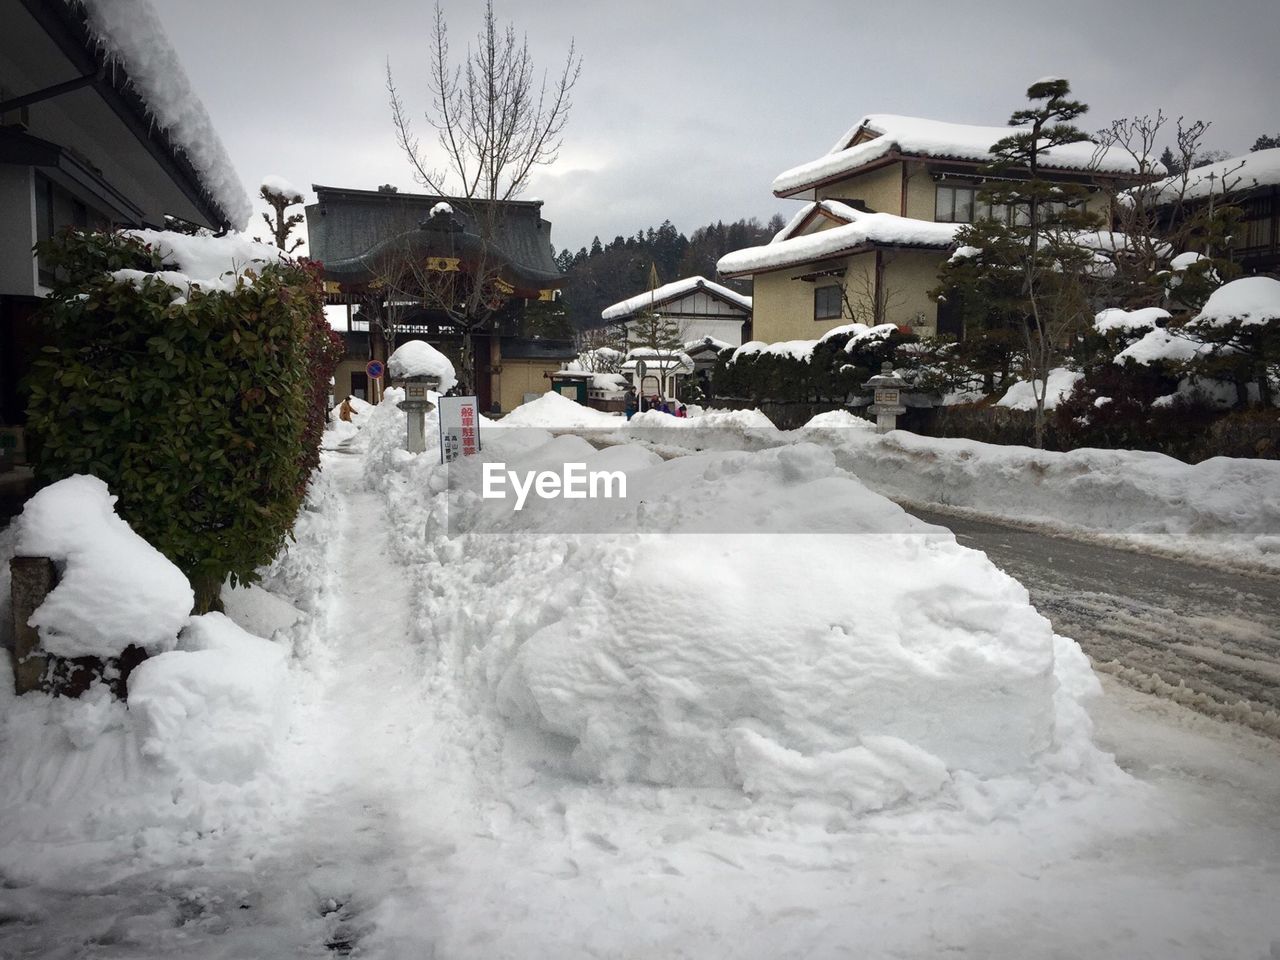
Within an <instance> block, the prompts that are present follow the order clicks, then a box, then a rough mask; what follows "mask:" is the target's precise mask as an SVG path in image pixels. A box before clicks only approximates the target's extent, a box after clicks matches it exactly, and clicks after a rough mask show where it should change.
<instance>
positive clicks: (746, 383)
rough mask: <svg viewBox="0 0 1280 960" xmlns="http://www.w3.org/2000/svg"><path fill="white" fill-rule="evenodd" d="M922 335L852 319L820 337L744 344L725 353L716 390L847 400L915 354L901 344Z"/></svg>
mask: <svg viewBox="0 0 1280 960" xmlns="http://www.w3.org/2000/svg"><path fill="white" fill-rule="evenodd" d="M917 340H918V338H917V337H916V336H915V335H914V334H909V333H908V334H904V333H902V332H901V331H900V330H898V329H897V328H896V327H894V326H893V325H891V324H881V325H880V326H877V327H868V326H866V325H865V324H861V323H851V324H847V325H845V326H842V327H837V328H836V329H834V330H831V331H829V332H827V333H826V334H825V335H823V336H822V337H821V338H819V339H817V340H793V341H790V342H786V343H774V344H764V343H759V342H753V343H748V344H743V346H741V347H739V348H738V349H737V350H735V351H733V352H732V353H728V352H726V353H725V354H721V358H720V360H719V362H718V363H717V365H716V369H715V374H714V378H713V383H712V391H713V393H714V395H715V396H717V397H730V398H734V399H738V400H749V401H751V402H753V403H763V402H769V401H772V402H774V403H814V402H822V401H833V402H837V403H843V402H845V401H846V400H847V399H849V398H851V397H856V396H858V395H860V394H861V393H862V392H863V390H862V385H863V384H864V383H866V381H867V380H868V379H869V378H870V377H872V376H873V375H875V374H877V373H879V372H880V365H881V364H882V363H883V362H884V361H886V360H888V361H889V362H891V363H893V364H895V366H896V365H900V364H902V363H903V362H908V363H910V362H911V357H910V355H909V354H907V353H905V352H903V351H902V350H900V349H899V348H901V347H902V346H904V345H906V344H913V343H915V342H916V341H917Z"/></svg>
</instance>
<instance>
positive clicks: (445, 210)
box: [429, 200, 453, 217]
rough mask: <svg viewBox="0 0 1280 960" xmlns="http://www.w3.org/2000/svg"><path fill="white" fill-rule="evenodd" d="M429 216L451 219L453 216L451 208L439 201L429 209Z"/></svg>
mask: <svg viewBox="0 0 1280 960" xmlns="http://www.w3.org/2000/svg"><path fill="white" fill-rule="evenodd" d="M429 215H430V216H432V217H442V216H443V217H451V216H453V207H452V206H451V205H450V204H448V203H445V202H444V201H443V200H441V201H440V202H439V203H437V204H436V205H435V206H434V207H432V208H431V213H430V214H429Z"/></svg>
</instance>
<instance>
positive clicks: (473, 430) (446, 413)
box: [439, 397, 480, 463]
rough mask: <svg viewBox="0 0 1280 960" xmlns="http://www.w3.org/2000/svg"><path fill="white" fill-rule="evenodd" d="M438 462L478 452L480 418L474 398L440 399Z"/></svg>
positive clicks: (446, 461) (448, 461) (447, 461)
mask: <svg viewBox="0 0 1280 960" xmlns="http://www.w3.org/2000/svg"><path fill="white" fill-rule="evenodd" d="M439 411H440V462H441V463H450V462H451V461H454V460H457V459H458V457H470V456H473V455H474V454H477V453H479V452H480V417H479V412H478V410H477V406H476V398H475V397H441V398H440V405H439Z"/></svg>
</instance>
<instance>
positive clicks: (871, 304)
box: [840, 253, 907, 327]
mask: <svg viewBox="0 0 1280 960" xmlns="http://www.w3.org/2000/svg"><path fill="white" fill-rule="evenodd" d="M879 256H881V257H886V258H890V259H891V255H890V254H884V253H881V254H879ZM884 266H887V264H883V263H881V264H877V268H876V270H875V271H874V272H868V271H865V270H864V271H861V272H860V273H858V274H857V275H856V276H855V277H854V278H853V279H852V280H849V279H846V280H842V281H841V282H840V300H841V301H842V303H843V305H844V314H845V315H846V316H848V317H849V319H850V320H853V321H854V322H855V323H863V324H866V325H867V326H869V327H874V326H878V325H879V324H882V323H889V322H890V321H889V320H888V316H889V314H890V313H891V312H893V311H894V310H896V309H897V308H898V307H901V306H902V304H903V303H904V302H905V301H906V299H907V294H906V291H905V290H902V289H900V288H899V287H898V285H897V284H895V283H891V282H890V281H889V278H888V272H887V271H886V270H885V269H884Z"/></svg>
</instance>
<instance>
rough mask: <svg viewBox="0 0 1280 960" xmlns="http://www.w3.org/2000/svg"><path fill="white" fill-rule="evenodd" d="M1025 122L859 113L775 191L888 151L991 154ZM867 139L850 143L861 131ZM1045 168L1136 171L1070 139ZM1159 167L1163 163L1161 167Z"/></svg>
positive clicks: (1131, 163) (1045, 159)
mask: <svg viewBox="0 0 1280 960" xmlns="http://www.w3.org/2000/svg"><path fill="white" fill-rule="evenodd" d="M1028 129H1029V128H1027V127H988V126H976V125H973V124H967V123H947V122H944V121H941V120H926V119H924V118H922V117H904V116H896V115H893V114H886V113H873V114H869V115H867V116H865V117H863V118H862V119H861V120H859V121H858V123H857V124H855V125H854V127H853V128H852V129H850V130H849V132H848V133H846V134H845V135H844V136H843V137H841V138H840V139H839V140H837V141H836V143H835V146H833V147H832V148H831V150H830V152H828V153H827V154H826V155H825V156H822V157H819V158H818V159H817V160H812V161H810V162H809V163H804V164H801V165H800V166H798V167H793V168H791V169H790V170H786V171H783V172H782V173H780V174H779V175H778V176H777V177H776V178H775V179H774V181H773V191H774V193H777V194H779V195H784V194H789V193H795V192H797V191H799V190H804V189H807V188H809V187H812V186H814V185H816V184H818V183H822V182H824V181H829V180H833V179H836V178H838V177H842V176H847V175H850V174H852V173H853V172H854V171H856V170H858V169H859V168H861V167H863V166H866V165H867V164H869V163H871V162H873V161H875V160H880V159H882V158H884V157H887V156H889V155H891V154H895V153H898V154H905V155H907V156H912V157H937V158H939V159H944V158H945V159H950V160H976V161H978V162H983V163H987V162H990V161H991V160H992V159H994V158H993V156H992V153H991V147H992V146H993V145H994V144H995V143H997V142H998V141H1000V140H1003V139H1004V138H1005V137H1008V136H1012V135H1013V134H1015V133H1020V132H1025V131H1026V130H1028ZM863 133H866V134H871V135H872V136H871V138H870V139H864V140H863V142H861V143H854V141H855V139H857V138H858V137H859V135H860V134H863ZM1041 165H1042V166H1043V167H1045V168H1046V169H1058V170H1100V171H1103V172H1108V173H1138V172H1140V171H1139V169H1138V164H1137V161H1135V160H1134V159H1133V158H1132V157H1130V156H1128V155H1126V154H1125V152H1124V151H1123V150H1110V151H1101V150H1100V149H1099V148H1098V147H1097V146H1096V145H1095V144H1093V143H1070V144H1062V145H1060V146H1055V147H1051V148H1050V149H1049V150H1048V151H1047V152H1046V153H1044V154H1042V160H1041ZM1161 172H1163V168H1161Z"/></svg>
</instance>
